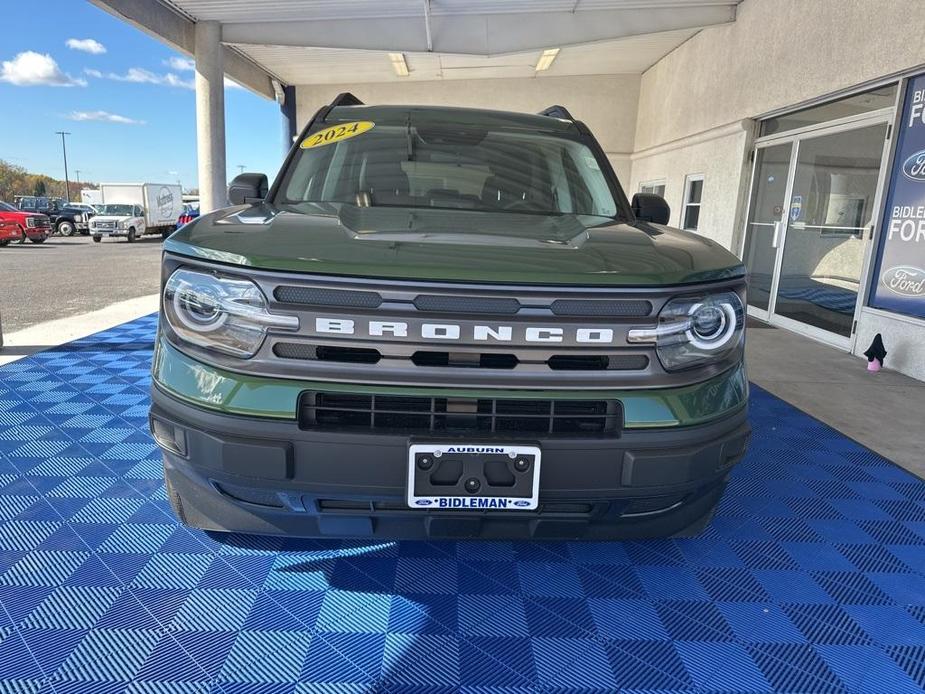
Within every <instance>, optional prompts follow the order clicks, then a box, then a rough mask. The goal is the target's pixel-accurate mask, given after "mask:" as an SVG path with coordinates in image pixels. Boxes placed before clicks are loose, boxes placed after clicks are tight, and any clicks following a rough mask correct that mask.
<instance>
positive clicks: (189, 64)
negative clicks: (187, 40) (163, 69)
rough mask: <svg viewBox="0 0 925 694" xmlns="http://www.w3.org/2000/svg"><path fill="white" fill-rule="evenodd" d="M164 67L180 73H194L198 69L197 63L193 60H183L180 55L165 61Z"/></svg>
mask: <svg viewBox="0 0 925 694" xmlns="http://www.w3.org/2000/svg"><path fill="white" fill-rule="evenodd" d="M164 65H166V66H167V67H169V68H170V69H171V70H179V71H180V72H192V71H193V70H195V69H196V63H195V61H194V60H193V59H192V58H183V57H182V56H179V55H175V56H171V57H170V58H168V59H167V60H165V61H164Z"/></svg>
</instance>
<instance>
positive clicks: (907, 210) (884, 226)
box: [870, 75, 925, 318]
mask: <svg viewBox="0 0 925 694" xmlns="http://www.w3.org/2000/svg"><path fill="white" fill-rule="evenodd" d="M870 305H871V306H873V307H874V308H880V309H884V310H887V311H893V312H895V313H903V314H905V315H908V316H919V317H922V318H925V75H919V76H918V77H916V78H914V79H911V80H909V83H908V87H907V89H906V95H905V101H904V106H903V112H902V116H901V120H900V122H899V127H898V132H897V140H896V154H895V155H894V157H893V169H892V171H891V172H890V187H889V189H888V190H887V192H886V198H885V204H884V211H883V220H882V222H881V225H880V247H879V250H878V257H877V265H876V269H875V272H874V281H873V282H872V283H871V290H870Z"/></svg>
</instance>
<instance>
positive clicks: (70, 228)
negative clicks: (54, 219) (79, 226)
mask: <svg viewBox="0 0 925 694" xmlns="http://www.w3.org/2000/svg"><path fill="white" fill-rule="evenodd" d="M58 233H59V234H61V236H70V235H71V234H73V233H74V224H73V223H72V222H68V221H66V220H65V221H63V222H58Z"/></svg>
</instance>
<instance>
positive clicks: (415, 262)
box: [94, 204, 745, 286]
mask: <svg viewBox="0 0 925 694" xmlns="http://www.w3.org/2000/svg"><path fill="white" fill-rule="evenodd" d="M97 219H100V218H99V217H94V220H97ZM164 245H165V249H166V250H167V251H170V252H172V253H177V254H180V255H186V256H191V257H196V258H202V259H206V260H213V261H217V262H221V263H227V264H233V265H244V266H248V267H255V268H261V269H266V270H285V271H295V272H305V273H311V274H330V275H343V276H351V277H378V278H391V279H407V280H435V281H463V282H466V281H469V282H491V283H517V284H542V285H551V284H561V285H612V286H663V285H676V284H686V283H695V282H707V281H716V280H722V279H729V278H733V277H740V276H744V275H745V268H744V267H743V266H742V263H741V261H739V259H738V258H736V257H735V256H734V255H732V254H731V253H729V252H728V251H727V250H725V249H724V248H722V247H721V246H720V245H719V244H717V243H715V242H713V241H710V240H709V239H706V238H703V237H702V236H698V235H696V234H692V233H689V232H684V231H679V230H677V229H672V228H670V227H666V226H661V225H655V224H649V223H647V222H634V223H625V222H616V221H614V220H612V219H609V218H605V217H594V216H584V215H533V214H518V213H503V212H478V211H471V210H444V209H430V208H398V207H393V208H389V207H356V206H354V205H346V204H324V205H315V204H304V205H302V206H300V208H299V211H298V212H295V211H283V210H279V209H277V208H274V207H272V206H270V205H257V206H239V207H233V208H228V209H224V210H219V211H217V212H213V213H211V214H208V215H204V216H201V217H199V218H197V219H195V220H193V221H192V222H190V223H189V224H187V225H185V226H183V227H182V228H181V229H180V230H178V231H177V232H176V233H175V234H173V236H171V237H170V238H169V239H168V240H167V241H166V242H165V244H164Z"/></svg>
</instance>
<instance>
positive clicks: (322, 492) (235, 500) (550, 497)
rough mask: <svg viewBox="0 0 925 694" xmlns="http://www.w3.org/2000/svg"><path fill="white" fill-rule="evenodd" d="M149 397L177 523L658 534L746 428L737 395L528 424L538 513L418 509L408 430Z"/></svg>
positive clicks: (282, 529) (407, 534)
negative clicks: (668, 410) (602, 417)
mask: <svg viewBox="0 0 925 694" xmlns="http://www.w3.org/2000/svg"><path fill="white" fill-rule="evenodd" d="M152 401H153V404H152V408H151V418H152V423H153V422H154V421H155V420H159V421H160V422H162V423H166V424H168V425H170V426H172V427H174V428H175V429H177V430H181V431H182V432H183V438H184V444H185V455H178V454H177V453H174V452H171V451H168V450H166V449H165V450H164V465H165V471H166V475H167V479H168V482H169V483H170V488H171V490H172V492H173V493H174V494H176V495H177V496H178V497H179V499H175V500H174V501H175V502H177V503H176V504H175V506H176V508H177V509H178V512H179V514H180V515H181V519H182V520H183V521H184V522H186V523H187V524H189V525H192V526H195V527H199V528H204V529H207V530H221V531H234V532H244V533H256V534H285V535H292V536H302V537H325V536H330V537H377V538H402V539H408V538H436V537H480V538H524V539H527V538H559V539H567V538H586V539H612V538H638V537H657V536H667V535H671V534H674V533H676V532H679V531H683V530H684V529H685V528H687V527H688V526H690V525H691V524H693V523H695V522H696V521H697V520H698V519H700V518H702V517H703V516H705V515H706V514H708V513H709V511H710V510H711V509H712V507H713V506H714V504H715V503H716V501H717V500H718V498H719V496H720V494H721V493H722V490H723V488H724V486H725V480H726V476H727V474H728V472H729V470H730V469H731V468H732V466H733V465H735V464H736V463H737V462H738V461H739V460H740V459H741V458H742V456H743V455H744V453H745V449H746V445H747V440H748V435H749V425H748V422H747V419H746V408H745V406H744V405H743V406H742V407H740V408H738V409H737V410H735V411H734V412H732V413H727V414H726V415H724V416H723V417H721V418H720V419H718V420H717V421H714V422H711V423H708V424H700V425H696V426H686V427H675V428H659V429H639V430H632V429H627V430H624V431H623V432H622V435H621V436H620V437H619V438H607V439H603V438H593V439H592V438H588V439H575V438H568V439H561V438H559V439H557V438H549V439H546V440H544V439H543V438H539V440H537V438H536V437H530V436H528V437H525V441H528V442H530V443H538V444H539V445H540V446H541V448H542V451H543V467H542V472H541V479H540V508H539V509H538V510H537V511H503V512H498V511H494V512H492V511H455V512H454V511H430V510H426V511H425V510H419V509H410V508H408V507H407V505H406V504H405V501H404V499H405V484H406V476H407V455H408V445H409V440H410V439H409V437H408V436H404V435H391V434H368V433H355V432H351V433H345V432H320V431H305V430H301V429H300V428H299V426H298V424H297V422H296V421H294V420H274V419H268V418H261V417H247V416H240V415H231V414H224V413H219V412H216V411H210V410H206V409H202V408H199V407H195V406H191V405H189V404H187V403H184V402H182V401H180V400H179V399H177V398H175V397H173V396H171V395H169V394H167V393H166V392H165V391H163V390H161V389H160V388H159V387H158V386H156V385H155V386H154V387H153V388H152ZM418 440H419V439H418ZM437 440H442V441H445V440H447V437H445V436H444V437H442V438H440V437H437ZM466 442H467V443H470V442H472V441H469V440H468V439H467V440H466Z"/></svg>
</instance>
